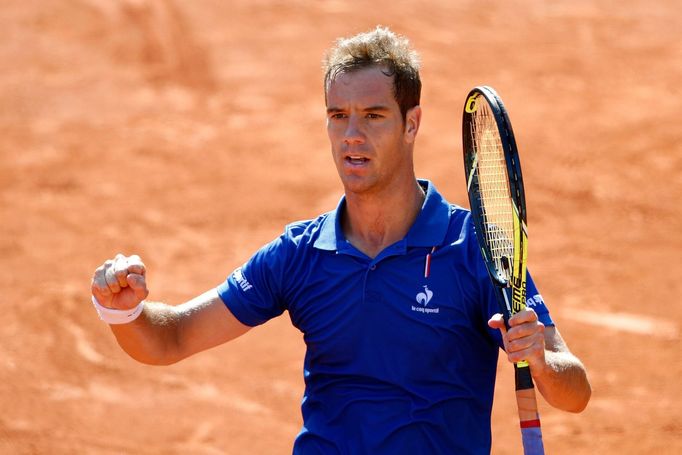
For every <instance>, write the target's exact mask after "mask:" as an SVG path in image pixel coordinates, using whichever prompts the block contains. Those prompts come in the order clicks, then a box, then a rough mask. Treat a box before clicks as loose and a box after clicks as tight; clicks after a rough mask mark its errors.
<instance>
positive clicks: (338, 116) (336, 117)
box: [331, 112, 347, 120]
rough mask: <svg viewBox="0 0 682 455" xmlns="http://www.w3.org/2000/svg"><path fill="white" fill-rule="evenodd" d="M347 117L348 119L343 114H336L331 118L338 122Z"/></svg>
mask: <svg viewBox="0 0 682 455" xmlns="http://www.w3.org/2000/svg"><path fill="white" fill-rule="evenodd" d="M346 117H347V116H346V114H344V113H341V112H337V113H336V114H332V115H331V118H333V119H337V120H338V119H344V118H346Z"/></svg>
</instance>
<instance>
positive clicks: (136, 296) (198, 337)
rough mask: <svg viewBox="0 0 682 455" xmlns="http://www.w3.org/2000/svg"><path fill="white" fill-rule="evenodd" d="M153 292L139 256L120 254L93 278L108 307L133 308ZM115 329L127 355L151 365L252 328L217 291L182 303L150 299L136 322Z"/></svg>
mask: <svg viewBox="0 0 682 455" xmlns="http://www.w3.org/2000/svg"><path fill="white" fill-rule="evenodd" d="M148 294H149V291H148V290H147V283H146V269H145V267H144V264H143V263H142V261H141V260H140V258H139V257H138V256H130V257H125V256H123V255H117V256H116V258H114V259H113V260H109V261H106V262H105V263H104V264H103V265H102V266H101V267H99V268H98V269H97V270H96V271H95V275H94V276H93V279H92V295H93V296H94V297H95V298H96V299H97V301H98V302H99V303H100V305H102V306H104V307H106V308H111V309H117V310H127V309H132V308H135V307H136V306H137V305H138V304H140V303H141V302H142V301H143V300H144V299H145V298H146V297H147V295H148ZM110 328H111V330H112V332H113V333H114V335H115V336H116V340H117V341H118V344H119V345H120V346H121V348H123V350H124V351H125V352H127V353H128V355H130V356H131V357H132V358H134V359H135V360H138V361H140V362H142V363H147V364H150V365H169V364H172V363H175V362H178V361H180V360H182V359H184V358H186V357H189V356H190V355H192V354H195V353H197V352H200V351H203V350H206V349H208V348H211V347H213V346H217V345H219V344H222V343H225V342H227V341H229V340H231V339H233V338H236V337H238V336H240V335H242V334H244V333H246V332H247V331H248V330H249V329H250V327H248V326H246V325H244V324H242V323H241V322H239V321H238V320H237V319H236V318H235V317H234V316H233V315H232V313H231V312H230V311H229V310H228V309H227V307H226V306H225V304H224V303H223V301H222V300H221V299H220V297H219V296H218V293H217V291H216V290H215V289H212V290H210V291H208V292H206V293H204V294H202V295H200V296H199V297H196V298H195V299H192V300H190V301H189V302H186V303H183V304H182V305H178V306H170V305H166V304H163V303H149V302H145V304H144V309H143V310H142V313H141V314H140V316H139V317H137V318H136V319H135V320H133V321H131V322H128V323H125V324H111V325H110Z"/></svg>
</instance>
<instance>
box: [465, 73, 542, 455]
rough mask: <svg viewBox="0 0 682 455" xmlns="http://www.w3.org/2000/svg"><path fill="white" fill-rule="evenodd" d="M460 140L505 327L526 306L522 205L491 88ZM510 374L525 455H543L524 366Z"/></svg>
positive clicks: (509, 142) (512, 149) (504, 123)
mask: <svg viewBox="0 0 682 455" xmlns="http://www.w3.org/2000/svg"><path fill="white" fill-rule="evenodd" d="M462 139H463V146H464V168H465V172H466V174H465V175H466V178H467V192H468V194H469V202H470V205H471V214H472V219H473V221H474V226H475V229H476V238H477V239H478V244H479V247H480V250H481V254H482V256H483V260H484V262H485V264H486V266H487V269H488V274H489V275H490V279H491V281H492V282H493V284H494V285H495V288H496V289H497V294H498V300H499V303H500V311H501V313H502V315H503V316H504V320H505V324H507V323H508V320H509V318H511V317H512V316H513V315H514V314H516V313H518V312H520V311H522V310H524V309H525V306H526V260H527V252H528V233H527V230H526V202H525V196H524V190H523V179H522V176H521V164H520V162H519V156H518V150H517V148H516V141H515V140H514V133H513V131H512V127H511V123H510V122H509V117H508V116H507V111H506V109H505V108H504V105H503V104H502V100H501V99H500V98H499V96H498V95H497V93H496V92H495V91H494V90H493V89H492V88H491V87H487V86H480V87H476V88H474V89H473V90H472V91H471V92H470V93H469V96H468V97H467V100H466V104H465V106H464V115H463V120H462ZM514 368H515V372H516V374H515V377H516V401H517V405H518V411H519V420H520V424H521V435H522V440H523V449H524V454H526V455H537V454H544V447H543V444H542V432H541V429H540V418H539V415H538V407H537V401H536V398H535V388H534V386H533V379H532V377H531V374H530V368H529V365H528V362H526V361H525V360H524V361H519V362H517V363H515V364H514Z"/></svg>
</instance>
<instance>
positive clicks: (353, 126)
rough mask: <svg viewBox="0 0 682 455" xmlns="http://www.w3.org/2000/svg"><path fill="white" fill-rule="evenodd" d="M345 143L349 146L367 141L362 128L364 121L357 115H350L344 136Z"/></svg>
mask: <svg viewBox="0 0 682 455" xmlns="http://www.w3.org/2000/svg"><path fill="white" fill-rule="evenodd" d="M343 140H344V142H347V143H349V144H353V143H362V142H364V141H365V134H364V132H363V128H362V119H361V118H359V116H357V115H352V114H351V115H350V116H349V117H348V123H347V125H346V130H345V131H344V135H343Z"/></svg>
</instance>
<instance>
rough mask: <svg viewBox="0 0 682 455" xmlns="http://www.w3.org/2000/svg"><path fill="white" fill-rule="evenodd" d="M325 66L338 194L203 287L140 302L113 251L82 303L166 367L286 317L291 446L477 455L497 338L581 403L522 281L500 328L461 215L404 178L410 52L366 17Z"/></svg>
mask: <svg viewBox="0 0 682 455" xmlns="http://www.w3.org/2000/svg"><path fill="white" fill-rule="evenodd" d="M325 65H326V71H325V99H326V105H327V131H328V134H329V139H330V142H331V149H332V157H333V159H334V163H335V165H336V168H337V170H338V173H339V176H340V178H341V181H342V183H343V187H344V190H345V195H344V197H343V198H342V200H341V202H340V203H339V205H338V207H337V208H336V210H334V211H331V212H328V213H325V214H323V215H321V216H319V217H318V218H317V219H314V220H309V221H304V222H298V223H293V224H291V225H289V226H287V227H286V229H285V231H284V233H283V234H282V235H281V236H280V237H279V238H277V239H276V240H274V241H272V242H271V243H269V244H267V245H265V246H264V247H263V248H261V249H260V250H259V251H258V252H257V253H256V254H255V255H254V256H253V257H252V258H251V259H250V260H249V261H248V262H247V263H246V264H244V266H242V267H240V268H238V269H237V270H235V271H234V272H233V273H232V274H231V275H230V276H229V277H228V279H227V280H226V281H225V282H224V283H223V284H221V285H220V286H218V287H217V288H216V289H213V290H210V291H208V292H206V293H205V294H203V295H201V296H199V297H197V298H195V299H194V300H192V301H190V302H187V303H184V304H182V305H179V306H175V307H173V306H168V305H164V304H159V303H144V301H143V300H144V299H145V298H146V297H147V295H148V290H147V287H146V282H145V268H144V265H143V263H142V261H141V260H140V258H139V257H137V256H131V257H125V256H122V255H117V256H116V258H115V259H113V260H110V261H107V262H105V263H104V265H102V266H101V267H99V268H98V269H97V271H96V272H95V276H94V278H93V282H92V292H93V301H94V303H95V305H96V307H97V308H98V311H99V312H100V316H101V317H102V318H103V319H104V320H105V321H108V322H110V323H112V325H111V329H112V331H113V332H114V335H115V336H116V338H117V340H118V342H119V344H120V345H121V347H122V348H123V349H124V350H125V351H126V352H127V353H128V354H130V355H131V356H132V357H133V358H135V359H137V360H139V361H141V362H145V363H150V364H170V363H174V362H177V361H179V360H181V359H183V358H185V357H187V356H190V355H192V354H194V353H196V352H199V351H202V350H205V349H208V348H210V347H212V346H216V345H219V344H221V343H224V342H226V341H228V340H231V339H233V338H235V337H238V336H239V335H241V334H243V333H245V332H246V331H248V330H249V328H250V327H253V326H256V325H258V324H262V323H264V322H265V321H267V320H269V319H271V318H273V317H276V316H278V315H280V314H282V313H283V312H284V311H285V310H286V311H288V312H289V315H290V317H291V321H292V323H293V324H294V325H295V326H296V327H297V328H299V329H300V330H301V331H302V332H303V335H304V340H305V343H306V346H307V351H306V356H305V361H304V362H305V363H304V378H305V384H306V390H305V396H304V399H303V403H302V413H303V420H304V427H303V429H302V431H301V433H300V434H299V435H298V436H297V438H296V441H295V443H294V453H300V454H318V453H319V454H330V453H343V454H361V453H369V454H399V453H405V454H421V453H423V454H438V453H476V454H478V453H489V452H490V445H491V435H490V412H491V408H492V399H493V390H494V381H495V371H496V364H497V355H498V352H499V346H504V348H505V350H506V352H507V356H508V358H509V360H510V361H518V360H521V359H525V360H527V361H528V362H529V363H530V367H531V371H532V373H533V377H534V379H535V382H536V384H537V387H538V389H539V391H540V392H541V394H542V395H543V396H544V397H545V399H546V400H547V401H548V402H549V403H550V404H552V405H553V406H556V407H558V408H561V409H565V410H568V411H574V412H579V411H581V410H582V409H584V407H585V406H586V405H587V402H588V400H589V397H590V386H589V383H588V380H587V376H586V373H585V369H584V367H583V366H582V364H581V363H580V361H579V360H578V359H577V358H576V357H575V356H573V355H572V354H571V353H570V351H569V350H568V348H567V346H566V344H565V343H564V342H563V340H562V338H561V336H560V335H559V332H558V331H557V329H556V327H555V326H554V324H553V322H552V320H551V318H550V316H549V313H548V310H547V308H546V307H545V305H544V302H543V301H542V298H541V297H540V295H539V294H538V293H537V290H536V288H535V285H534V284H533V281H532V279H531V278H530V277H529V280H528V296H529V302H532V305H533V307H534V310H533V309H528V310H526V311H523V312H521V313H518V314H516V315H515V316H514V317H513V318H512V319H511V320H510V329H509V330H508V331H507V330H506V329H505V326H504V323H503V321H502V320H501V317H500V315H499V314H497V313H496V310H497V302H496V300H495V298H496V297H495V294H494V289H493V288H492V285H491V283H490V281H489V278H488V275H487V272H486V270H485V267H484V265H483V262H482V260H481V258H480V253H479V251H478V247H477V246H476V239H475V237H474V233H473V228H472V223H471V219H470V214H469V212H468V211H466V210H463V209H461V208H459V207H457V206H454V205H451V204H449V203H448V202H446V201H445V200H444V199H443V198H442V196H441V195H440V194H439V193H438V192H437V191H436V189H435V188H434V186H433V184H431V183H430V182H428V181H423V180H417V179H416V177H415V173H414V166H413V150H414V144H415V140H416V137H417V133H418V131H419V125H420V122H421V108H420V106H419V97H420V90H421V82H420V80H419V71H418V61H417V56H416V54H415V53H414V51H412V50H411V49H410V47H409V43H408V42H407V40H406V39H404V38H401V37H398V36H396V35H394V34H393V33H392V32H390V31H389V30H387V29H385V28H377V29H376V30H374V31H371V32H369V33H364V34H360V35H357V36H355V37H352V38H350V39H345V40H343V39H342V40H339V41H338V42H337V44H336V46H335V47H334V48H333V49H332V50H331V51H330V52H329V53H328V55H327V58H326V61H325Z"/></svg>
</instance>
